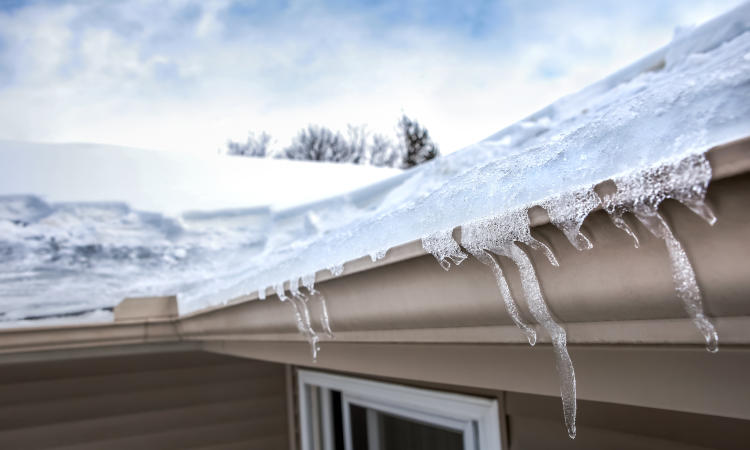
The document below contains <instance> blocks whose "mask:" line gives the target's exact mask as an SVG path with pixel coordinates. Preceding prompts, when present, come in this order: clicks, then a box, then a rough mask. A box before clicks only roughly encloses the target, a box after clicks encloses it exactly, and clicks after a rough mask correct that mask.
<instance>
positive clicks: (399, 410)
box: [297, 370, 502, 450]
mask: <svg viewBox="0 0 750 450" xmlns="http://www.w3.org/2000/svg"><path fill="white" fill-rule="evenodd" d="M297 383H298V393H299V406H300V410H299V412H300V414H299V417H300V437H301V441H302V450H319V449H318V448H317V447H313V444H312V440H311V438H312V435H313V422H315V423H319V424H322V425H323V434H324V435H326V434H328V435H330V429H331V426H330V423H331V418H330V411H331V404H330V390H337V391H341V402H342V407H343V409H344V411H342V413H343V421H344V440H345V445H346V446H347V447H348V448H351V429H350V427H349V423H350V418H349V405H350V404H356V405H359V406H364V407H367V408H371V409H375V410H378V411H382V412H385V413H389V414H396V415H399V416H403V417H407V418H411V419H414V420H417V421H420V422H424V423H430V424H435V425H439V426H443V427H446V428H450V429H455V430H457V431H461V432H462V433H463V436H464V446H465V448H467V449H470V450H475V449H477V450H486V449H501V448H502V446H501V442H502V441H501V439H500V419H499V413H498V408H499V405H498V401H497V400H495V399H488V398H482V397H473V396H468V395H463V394H453V393H446V392H440V391H433V390H428V389H422V388H413V387H407V386H402V385H398V384H393V383H385V382H380V381H371V380H365V379H361V378H354V377H347V376H342V375H333V374H329V373H323V372H317V371H310V370H298V372H297ZM311 387H317V388H319V389H320V392H321V408H320V410H321V411H323V414H322V415H323V417H317V415H318V414H319V413H318V412H317V411H315V412H312V414H311V409H310V406H311V404H312V403H313V401H311V400H312V399H311V396H310V392H311V389H310V388H311ZM311 415H313V416H316V417H311ZM326 416H327V417H326ZM331 449H332V446H331V439H330V436H328V439H325V443H324V447H323V449H322V450H331Z"/></svg>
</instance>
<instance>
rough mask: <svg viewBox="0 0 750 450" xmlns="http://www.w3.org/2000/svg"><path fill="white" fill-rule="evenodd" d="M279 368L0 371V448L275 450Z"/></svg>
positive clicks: (180, 363) (137, 360)
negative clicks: (240, 449)
mask: <svg viewBox="0 0 750 450" xmlns="http://www.w3.org/2000/svg"><path fill="white" fill-rule="evenodd" d="M286 409H287V403H286V383H285V368H284V366H283V365H281V364H274V363H268V362H260V361H253V360H246V359H244V360H243V359H238V358H232V357H225V356H219V355H211V354H208V353H202V352H192V351H191V352H177V353H156V354H142V355H129V356H114V357H104V358H87V359H72V360H62V361H46V362H35V363H25V364H10V365H4V366H2V368H0V448H3V449H17V450H21V449H71V450H72V449H76V450H83V449H104V448H106V449H132V448H139V449H201V450H208V449H216V450H218V449H226V450H228V449H235V448H237V449H239V448H242V449H264V450H266V449H282V448H283V449H285V448H288V428H287V411H286Z"/></svg>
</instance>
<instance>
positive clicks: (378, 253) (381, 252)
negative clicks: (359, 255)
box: [370, 250, 388, 262]
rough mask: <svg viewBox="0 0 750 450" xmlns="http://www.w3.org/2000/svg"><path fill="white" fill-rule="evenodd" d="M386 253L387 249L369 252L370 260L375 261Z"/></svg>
mask: <svg viewBox="0 0 750 450" xmlns="http://www.w3.org/2000/svg"><path fill="white" fill-rule="evenodd" d="M387 253H388V250H378V251H376V252H372V253H370V260H371V261H372V262H377V261H379V260H381V259H383V258H385V255H386V254H387Z"/></svg>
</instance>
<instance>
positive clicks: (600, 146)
mask: <svg viewBox="0 0 750 450" xmlns="http://www.w3.org/2000/svg"><path fill="white" fill-rule="evenodd" d="M748 30H750V5H748V4H746V5H743V6H740V7H739V8H737V9H735V10H733V11H731V12H729V13H727V14H725V15H724V16H721V17H719V18H717V19H715V20H713V21H711V22H709V23H706V24H704V25H702V26H701V27H699V28H696V29H694V30H692V31H691V32H689V33H684V34H682V35H680V36H678V37H676V39H675V40H674V42H672V43H671V44H669V45H668V46H667V47H665V48H663V49H661V50H658V51H656V52H655V53H653V54H651V55H649V56H647V57H645V58H644V59H642V60H640V61H638V62H636V63H634V64H632V65H630V66H628V67H627V68H625V69H623V70H621V71H619V72H617V73H615V74H613V75H612V76H610V77H608V78H606V79H605V80H602V81H601V82H599V83H596V84H594V85H592V86H591V87H589V88H586V89H584V90H582V91H581V92H579V93H577V94H573V95H571V96H568V97H565V98H563V99H561V100H559V101H557V102H555V103H553V104H552V105H550V106H548V107H546V108H544V109H543V110H541V111H539V112H537V113H535V114H533V115H532V116H530V117H528V118H526V119H524V120H522V121H520V122H518V123H517V124H515V125H513V126H511V127H509V128H507V129H505V130H502V131H500V132H499V133H497V134H495V135H493V136H490V137H489V138H488V139H486V140H484V141H481V142H479V143H477V144H475V145H473V146H470V147H468V148H465V149H463V150H460V151H458V152H455V153H453V154H450V155H448V156H445V157H443V158H439V159H438V160H435V161H433V162H429V163H427V164H424V165H422V166H420V167H418V168H416V169H414V170H412V171H409V172H407V173H402V174H398V175H396V176H394V177H391V178H388V179H387V180H384V181H381V182H379V183H375V184H373V185H371V186H368V187H366V188H363V189H359V190H356V191H353V192H350V193H347V194H344V195H339V196H336V197H332V198H330V199H328V200H324V201H319V202H315V203H311V204H308V205H306V206H301V207H296V208H293V209H289V210H286V211H278V212H275V213H274V214H272V218H271V219H270V220H271V226H270V227H269V228H268V230H270V231H269V232H261V233H260V235H262V237H263V239H262V242H263V244H262V245H259V246H254V245H253V242H254V240H255V239H257V236H258V234H256V233H255V230H252V229H248V228H243V227H247V224H246V223H243V225H241V226H237V225H236V218H237V216H238V215H239V216H242V214H240V213H236V212H227V211H224V212H223V213H222V214H209V215H208V217H210V219H211V222H210V226H209V227H206V228H203V229H200V230H199V231H200V232H197V233H196V234H195V236H197V237H196V239H198V240H199V241H201V242H209V243H210V242H213V241H212V239H213V238H215V236H216V235H217V234H218V235H220V236H222V235H230V236H240V238H238V239H237V240H235V241H232V240H229V242H231V245H227V246H225V247H221V246H219V247H218V250H217V252H216V253H210V257H204V258H197V255H193V254H192V253H191V252H190V251H189V250H188V251H185V249H181V248H180V247H179V246H170V245H169V243H170V242H171V241H170V238H169V236H166V237H165V236H164V235H163V233H162V235H159V239H160V240H156V242H157V243H158V245H157V246H156V249H157V250H159V251H162V250H163V249H165V248H166V249H167V250H168V251H164V252H163V253H160V252H159V251H157V252H156V254H157V255H158V257H159V261H160V262H159V263H158V264H156V265H155V266H153V267H149V270H148V271H147V275H146V276H144V277H143V278H141V279H139V280H137V282H135V283H131V284H130V286H132V289H133V290H134V291H136V292H133V293H134V294H135V293H139V292H142V293H148V294H177V295H178V298H179V300H180V307H181V311H182V312H183V313H187V312H190V311H194V310H198V309H201V308H205V307H207V306H210V305H214V304H221V303H224V302H227V301H229V300H232V299H236V298H239V297H246V296H248V295H252V294H253V293H254V292H256V291H261V292H264V293H265V291H266V290H267V288H269V287H272V286H279V285H283V283H285V282H289V281H290V280H291V281H293V283H294V284H295V285H297V284H299V280H300V279H301V278H303V277H306V278H308V279H309V278H310V276H312V275H314V274H316V273H317V274H318V278H320V271H321V269H325V268H331V269H332V270H333V272H338V268H339V267H340V266H341V265H342V264H344V263H346V262H347V261H352V260H356V259H358V258H360V257H362V256H364V255H372V257H373V259H377V258H378V257H380V256H382V255H383V254H384V252H385V251H386V250H388V249H392V248H394V247H397V246H399V245H401V244H404V243H408V242H412V241H414V240H418V239H420V238H423V237H425V236H428V235H431V234H434V233H437V232H443V233H445V232H449V231H450V230H452V229H453V228H454V227H456V226H459V225H464V224H469V223H472V222H474V221H477V220H481V219H486V218H488V217H489V218H491V217H497V216H501V215H503V214H507V213H508V212H509V211H516V210H525V209H527V208H532V207H534V206H535V205H542V204H544V203H545V202H546V201H548V200H549V199H550V198H551V197H554V196H557V195H560V194H562V193H568V192H574V191H577V190H580V189H590V188H591V187H593V186H594V185H596V184H598V183H601V182H602V181H604V180H608V179H612V178H616V177H618V176H623V175H625V174H627V173H630V172H632V171H635V170H642V169H643V168H647V167H651V166H654V165H657V164H659V163H662V162H664V161H665V160H675V159H680V158H683V157H685V156H688V155H691V154H696V153H701V152H704V151H706V150H708V149H709V148H712V147H714V146H716V145H719V144H723V143H726V142H729V141H732V140H735V139H739V138H742V137H745V136H747V135H749V134H750V125H749V123H748V121H747V117H750V90H748V89H747V88H746V85H747V82H748V80H749V79H750V57H748V55H749V54H750V33H748ZM6 145H7V144H6ZM5 167H8V166H5ZM219 176H221V174H219V173H218V172H212V171H210V170H206V171H205V174H204V178H203V179H207V180H211V179H216V178H217V177H219ZM178 181H179V182H180V183H188V184H189V183H190V182H191V180H190V179H181V180H169V181H166V180H165V182H164V185H165V186H169V185H170V184H173V183H176V182H178ZM205 184H210V181H209V182H206V183H205ZM134 185H137V184H134ZM201 187H202V184H201ZM148 194H149V193H146V196H148ZM217 207H218V205H217ZM107 208H109V211H111V210H112V208H114V209H117V208H123V206H122V205H116V206H112V205H108V206H107ZM84 209H85V208H84ZM121 210H122V209H121ZM80 214H81V211H80V208H79V209H77V210H76V211H75V214H74V216H75V217H76V219H78V218H80ZM96 214H97V215H100V213H99V212H97V213H96ZM108 214H109V213H108ZM205 214H206V213H205V212H204V213H203V215H199V217H200V218H206V217H207V216H206V215H205ZM249 215H250V216H253V213H250V214H249ZM144 217H146V218H147V219H146V220H142V221H143V222H144V223H148V221H152V222H151V223H153V220H156V221H157V222H159V223H170V218H169V217H166V216H165V217H162V216H156V217H155V216H151V215H147V216H144ZM184 217H186V218H187V219H188V220H189V219H190V216H189V215H188V216H184ZM195 217H196V216H193V218H195ZM229 217H231V218H232V219H231V220H229V219H228V218H229ZM141 219H143V217H142V218H141ZM14 220H16V219H14ZM96 220H97V221H98V220H99V218H98V217H97V218H96ZM89 223H90V222H89ZM97 223H100V222H97ZM4 226H6V227H9V225H8V224H7V223H6V224H5V225H4ZM14 226H16V228H14V230H15V231H18V228H17V224H16V225H14ZM24 226H25V225H24ZM118 226H119V224H118ZM142 229H143V228H139V230H142ZM110 231H113V230H110ZM121 232H122V229H121V228H118V229H117V235H118V236H119V235H121ZM52 235H54V234H52ZM187 235H188V236H189V237H193V236H194V235H193V234H192V231H191V232H189V233H187ZM22 236H23V235H22ZM23 239H26V237H23ZM141 239H142V242H145V244H144V245H143V246H142V247H141V246H139V245H133V246H131V247H133V248H136V250H138V251H135V252H131V253H128V254H127V255H126V256H127V258H124V260H126V261H127V263H126V265H125V266H122V267H124V268H126V269H128V270H130V268H131V267H132V264H131V263H132V262H133V261H134V260H135V261H136V266H138V264H139V262H138V261H139V260H138V258H139V256H138V255H139V251H140V250H144V251H145V253H146V254H149V255H150V254H153V251H154V246H153V245H152V243H153V242H154V241H155V240H154V239H153V236H152V235H149V236H147V237H146V238H141ZM220 240H221V239H220ZM48 241H49V240H48ZM55 242H57V241H55ZM24 243H28V240H25V241H24ZM89 250H93V253H94V254H96V253H97V252H96V250H97V248H89V247H86V246H84V247H83V253H84V254H83V255H78V256H81V257H82V258H84V260H85V261H86V262H87V263H88V264H89V265H88V266H85V268H84V269H77V270H73V271H63V270H62V269H63V268H62V267H60V266H58V265H54V264H53V265H52V271H58V272H57V273H64V274H65V275H64V277H63V278H64V280H66V281H72V282H73V284H72V285H70V286H73V287H71V288H69V289H68V288H66V289H58V290H57V291H54V292H52V293H50V292H46V294H45V296H44V297H43V298H42V297H40V296H36V295H34V292H38V289H36V288H35V287H34V285H33V283H34V282H41V283H43V282H44V281H45V280H43V279H40V278H38V277H36V278H35V277H31V279H30V280H29V284H28V286H29V289H28V290H26V291H25V292H24V293H22V294H23V295H21V296H20V297H19V298H18V299H17V302H19V303H20V302H27V303H28V304H34V305H41V306H42V309H44V308H47V307H50V306H52V305H51V303H52V302H55V303H58V305H57V306H60V307H62V308H63V309H67V310H69V308H68V306H69V305H70V304H71V302H69V301H67V302H66V299H65V297H66V296H67V295H69V294H70V293H71V292H75V291H76V289H77V287H75V286H76V284H75V283H77V282H79V281H81V280H84V281H85V278H86V277H88V276H89V275H90V274H91V270H89V268H91V267H97V266H98V264H99V261H97V260H95V259H91V258H90V257H89V256H88V255H87V254H86V252H88V251H89ZM118 255H119V254H118ZM133 255H135V256H133ZM185 256H187V257H189V258H196V259H195V260H200V261H201V264H199V265H197V266H195V267H194V269H195V270H192V271H186V270H184V268H178V270H175V269H174V266H170V264H172V262H171V261H172V260H180V259H184V257H185ZM146 259H148V258H146ZM161 261H167V263H168V264H166V265H165V264H163V263H162V262H161ZM108 262H113V263H114V264H115V265H116V267H120V266H117V264H120V260H117V259H116V258H110V259H109V260H108ZM217 262H218V263H217ZM99 267H100V266H99ZM139 267H143V266H139ZM136 269H137V267H136ZM123 272H124V271H120V273H123ZM5 273H6V274H8V273H9V274H11V275H9V276H8V277H9V278H14V277H15V278H18V277H21V278H23V276H25V275H24V274H22V273H19V272H17V271H13V270H9V269H6V270H5ZM178 273H180V274H183V275H185V276H184V277H182V278H180V277H179V276H178V275H177V274H178ZM164 279H167V280H170V282H169V283H165V284H164V283H163V284H159V283H158V281H159V280H164ZM97 283H100V284H98V285H97V286H99V287H100V288H101V289H100V290H99V292H101V293H103V295H99V296H98V297H97V298H96V299H94V298H92V297H91V296H88V295H87V298H86V299H83V300H80V302H79V303H76V306H75V307H76V308H79V309H80V308H81V307H82V306H83V305H84V304H87V305H92V304H93V305H94V306H95V307H97V308H98V307H103V306H109V307H111V306H113V305H114V303H115V302H116V301H117V300H118V299H119V298H114V297H113V296H112V295H111V294H110V295H107V292H110V291H108V290H107V289H106V287H107V286H108V285H107V283H106V282H104V281H102V280H99V281H97ZM57 285H58V286H59V283H57ZM154 286H158V290H161V292H156V291H155V290H154V289H153V287H154ZM144 287H145V288H146V289H143V290H139V289H142V288H144ZM116 292H117V295H120V296H122V295H121V294H122V291H116ZM282 292H283V288H282ZM29 293H30V294H29ZM53 299H54V300H53ZM87 302H88V303H87ZM19 303H16V307H18V306H19Z"/></svg>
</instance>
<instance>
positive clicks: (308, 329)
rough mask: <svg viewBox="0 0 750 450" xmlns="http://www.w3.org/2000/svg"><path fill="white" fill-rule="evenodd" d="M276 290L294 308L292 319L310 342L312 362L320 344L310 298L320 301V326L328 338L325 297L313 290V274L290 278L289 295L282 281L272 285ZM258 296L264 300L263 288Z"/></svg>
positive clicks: (330, 334)
mask: <svg viewBox="0 0 750 450" xmlns="http://www.w3.org/2000/svg"><path fill="white" fill-rule="evenodd" d="M300 284H302V286H303V287H304V288H305V289H306V290H307V294H305V293H303V292H302V290H301V289H300ZM273 289H274V291H275V292H276V296H277V297H278V298H279V300H281V301H282V302H286V303H288V304H289V305H291V307H292V309H293V310H294V320H295V322H296V324H297V330H298V331H299V332H300V334H302V335H303V336H304V337H305V339H307V342H308V343H309V344H310V349H311V351H312V359H313V362H315V361H317V359H318V351H319V350H320V346H319V345H318V343H319V342H320V336H319V335H318V333H317V332H316V331H315V330H314V329H313V326H312V319H311V314H310V306H309V303H310V300H311V299H312V298H316V297H317V299H318V300H319V302H320V326H321V328H322V329H323V330H322V331H323V334H325V335H326V337H328V338H329V339H332V338H333V331H332V330H331V323H330V319H329V318H328V306H327V305H326V299H325V297H324V296H323V293H322V292H320V291H317V290H315V274H311V275H306V276H303V277H301V278H292V279H291V280H289V294H290V295H289V296H287V295H286V289H285V288H284V283H280V284H277V285H275V286H274V287H273ZM258 292H259V296H258V298H259V299H260V300H265V298H266V295H265V289H260V290H259V291H258Z"/></svg>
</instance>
